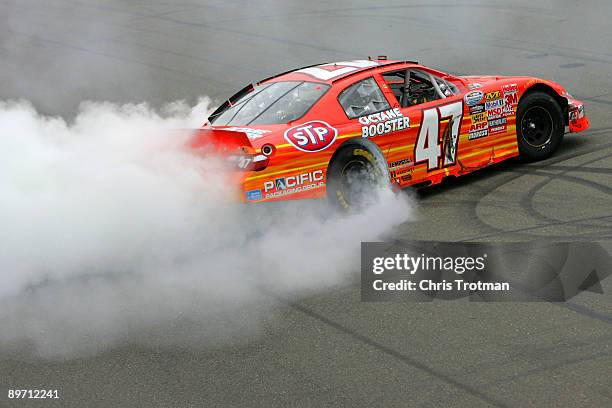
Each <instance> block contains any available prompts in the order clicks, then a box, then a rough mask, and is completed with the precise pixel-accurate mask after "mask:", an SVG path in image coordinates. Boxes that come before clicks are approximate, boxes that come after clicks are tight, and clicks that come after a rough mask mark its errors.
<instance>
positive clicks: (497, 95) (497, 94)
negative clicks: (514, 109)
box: [485, 91, 501, 101]
mask: <svg viewBox="0 0 612 408" xmlns="http://www.w3.org/2000/svg"><path fill="white" fill-rule="evenodd" d="M499 98H501V92H500V91H493V92H487V94H486V95H485V99H486V100H487V101H492V100H494V99H499Z"/></svg>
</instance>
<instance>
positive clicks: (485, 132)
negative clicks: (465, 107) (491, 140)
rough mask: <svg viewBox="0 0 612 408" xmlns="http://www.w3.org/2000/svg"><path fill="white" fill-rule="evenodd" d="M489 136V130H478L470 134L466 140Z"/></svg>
mask: <svg viewBox="0 0 612 408" xmlns="http://www.w3.org/2000/svg"><path fill="white" fill-rule="evenodd" d="M485 136H489V129H483V130H478V131H476V132H470V134H469V136H468V140H474V139H480V138H481V137H485Z"/></svg>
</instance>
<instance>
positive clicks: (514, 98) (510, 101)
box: [504, 92, 518, 105]
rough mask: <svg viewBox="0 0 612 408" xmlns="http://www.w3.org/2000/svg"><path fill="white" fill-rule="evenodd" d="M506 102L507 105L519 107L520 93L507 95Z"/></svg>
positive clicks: (505, 95)
mask: <svg viewBox="0 0 612 408" xmlns="http://www.w3.org/2000/svg"><path fill="white" fill-rule="evenodd" d="M504 102H505V104H506V105H518V93H517V92H511V93H505V94H504Z"/></svg>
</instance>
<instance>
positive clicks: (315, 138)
mask: <svg viewBox="0 0 612 408" xmlns="http://www.w3.org/2000/svg"><path fill="white" fill-rule="evenodd" d="M337 136H338V130H337V129H336V128H334V127H332V126H330V125H329V124H328V123H326V122H323V121H322V120H313V121H310V122H306V123H302V124H301V125H297V126H293V127H292V128H289V129H287V130H286V131H285V139H286V140H287V141H288V142H289V143H291V144H292V145H293V147H295V148H296V149H298V150H301V151H303V152H308V153H312V152H320V151H321V150H325V149H327V148H328V147H329V146H330V145H331V144H332V143H334V140H336V137H337Z"/></svg>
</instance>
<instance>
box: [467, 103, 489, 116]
mask: <svg viewBox="0 0 612 408" xmlns="http://www.w3.org/2000/svg"><path fill="white" fill-rule="evenodd" d="M484 110H485V108H484V105H483V104H479V105H474V106H470V113H471V114H474V113H480V112H484Z"/></svg>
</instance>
